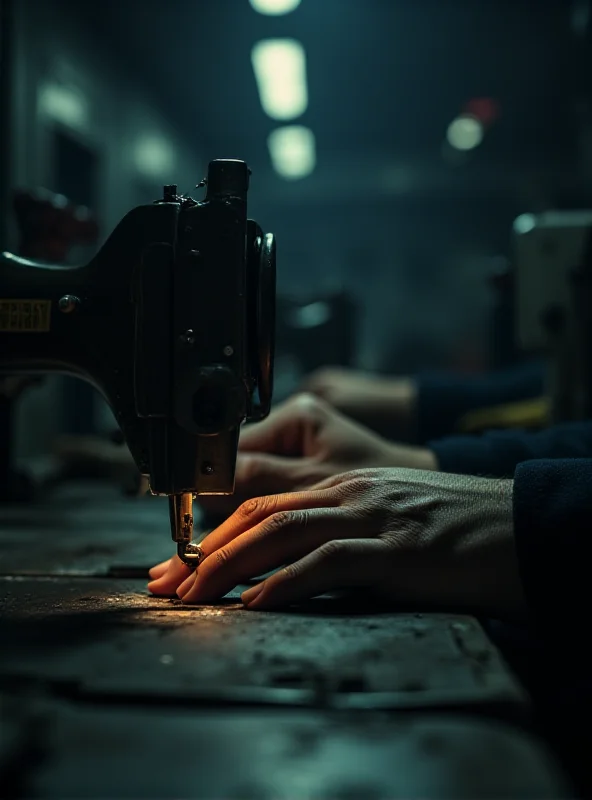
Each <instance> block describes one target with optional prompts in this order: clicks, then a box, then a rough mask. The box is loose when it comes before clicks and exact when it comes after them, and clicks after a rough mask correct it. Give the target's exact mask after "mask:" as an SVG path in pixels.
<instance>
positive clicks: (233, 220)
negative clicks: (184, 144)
mask: <svg viewBox="0 0 592 800" xmlns="http://www.w3.org/2000/svg"><path fill="white" fill-rule="evenodd" d="M249 177H250V170H249V169H248V167H247V165H246V164H245V162H243V161H238V160H234V159H222V160H216V161H212V162H211V163H210V164H209V167H208V174H207V177H206V179H205V180H204V181H203V183H202V184H201V185H205V186H206V195H205V197H204V199H202V200H193V199H191V198H189V197H185V196H179V195H178V194H177V190H176V187H174V186H167V187H165V190H164V193H163V197H162V198H161V199H160V200H158V201H156V202H155V203H154V204H152V205H147V206H141V207H139V208H136V209H134V210H133V211H131V212H130V213H129V214H127V215H126V217H124V219H123V220H122V221H121V223H120V224H119V225H118V226H117V228H116V229H115V231H114V232H113V233H112V235H111V236H110V238H109V239H108V241H107V242H106V243H105V245H104V246H103V247H102V249H101V250H100V251H99V253H98V254H97V255H96V256H95V258H94V259H93V260H92V261H91V262H90V263H89V264H88V265H86V266H84V267H80V268H76V269H58V268H55V267H52V266H50V265H47V264H40V263H36V262H30V261H26V260H23V259H19V258H17V257H16V256H12V255H10V254H3V255H2V259H1V264H0V297H4V298H9V300H6V301H2V303H3V304H2V305H0V312H1V313H0V371H1V370H5V371H7V372H10V373H14V372H16V371H24V372H35V371H37V372H51V371H56V372H64V373H70V374H74V375H78V376H79V377H81V378H83V379H85V380H87V381H89V382H91V383H92V384H94V385H95V386H96V387H97V388H98V389H99V390H100V391H101V392H102V393H103V394H104V396H105V397H106V399H107V401H108V402H109V404H110V405H111V407H112V409H113V411H114V414H115V416H116V418H117V421H118V423H119V425H120V427H121V430H122V432H123V434H124V436H125V439H126V442H127V444H128V446H129V448H130V451H131V453H132V455H133V457H134V460H135V462H136V464H137V466H138V468H139V470H140V472H141V473H142V474H145V475H148V476H149V480H150V487H151V490H152V492H153V493H154V494H159V495H169V496H172V498H173V499H172V500H171V512H173V510H174V509H176V510H175V514H174V516H175V519H177V522H176V523H175V524H174V525H173V538H175V540H176V541H178V542H181V543H188V541H190V536H189V538H188V536H187V525H182V524H181V523H180V522H179V513H180V511H179V513H177V511H178V510H179V509H180V508H181V506H182V507H183V508H184V509H185V512H184V514H185V516H187V513H188V512H187V510H186V509H187V499H186V498H185V499H183V496H184V495H189V496H190V497H191V498H192V497H193V495H194V494H230V493H232V492H233V490H234V473H235V466H236V456H237V447H238V436H239V428H240V425H241V423H242V422H243V421H245V420H258V419H262V418H263V417H265V416H266V415H267V414H268V412H269V409H270V404H271V394H272V385H273V351H274V330H275V240H274V237H273V235H272V234H264V232H263V231H262V229H261V228H260V226H259V225H258V224H257V223H256V222H254V221H252V220H249V219H248V218H247V193H248V188H249ZM172 516H173V513H172Z"/></svg>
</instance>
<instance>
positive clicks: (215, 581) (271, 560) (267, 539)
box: [179, 507, 359, 603]
mask: <svg viewBox="0 0 592 800" xmlns="http://www.w3.org/2000/svg"><path fill="white" fill-rule="evenodd" d="M358 528H359V521H358V519H357V518H355V517H352V516H348V515H347V514H346V513H345V512H344V511H343V510H342V509H339V508H314V507H313V508H300V509H297V510H290V511H283V510H282V511H278V512H276V513H274V514H272V515H271V516H270V517H268V518H267V519H264V520H263V521H262V522H259V523H258V524H255V525H254V526H253V527H250V528H248V529H247V530H245V531H244V532H242V533H239V534H238V535H237V536H235V537H233V538H231V539H230V540H228V539H227V537H224V539H222V538H221V540H220V542H217V543H216V544H218V545H219V546H217V547H215V550H213V551H212V550H211V549H210V548H208V549H207V550H206V548H205V547H204V551H205V552H207V553H208V554H210V553H211V555H208V557H207V558H206V559H205V561H203V563H202V564H200V567H199V570H198V572H197V574H196V575H195V577H194V578H193V581H187V583H186V585H185V586H184V587H183V590H184V591H183V593H181V592H180V593H179V596H180V597H181V599H182V600H183V601H184V602H186V603H196V602H211V601H212V600H215V599H217V598H219V597H222V596H223V595H225V594H226V593H227V592H229V591H230V590H231V589H233V588H234V587H235V586H236V584H237V583H240V582H241V581H244V580H247V579H248V578H251V577H252V576H253V575H261V574H262V573H265V572H269V571H270V570H273V569H277V568H278V567H281V566H282V565H284V564H290V563H292V562H294V561H297V560H299V559H301V558H303V557H304V556H306V555H307V554H308V553H311V552H312V551H314V550H316V549H317V548H319V547H322V546H323V545H325V544H327V542H330V541H331V540H332V539H340V538H353V537H355V536H357V535H358V534H359V530H358ZM206 541H207V540H206ZM204 544H205V541H204Z"/></svg>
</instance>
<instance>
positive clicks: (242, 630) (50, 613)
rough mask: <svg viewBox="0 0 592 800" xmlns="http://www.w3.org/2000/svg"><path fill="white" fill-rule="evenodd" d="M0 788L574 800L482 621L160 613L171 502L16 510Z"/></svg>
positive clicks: (0, 510) (93, 496) (172, 606)
mask: <svg viewBox="0 0 592 800" xmlns="http://www.w3.org/2000/svg"><path fill="white" fill-rule="evenodd" d="M0 528H1V532H0V648H1V649H0V652H1V653H2V659H1V664H0V786H9V785H10V786H11V787H12V789H11V791H12V795H11V796H14V797H19V796H22V797H30V796H34V797H36V798H82V797H85V798H86V797H88V798H107V797H108V798H116V797H126V798H127V797H130V798H131V797H150V798H152V797H154V798H157V797H158V798H165V797H167V798H168V797H171V798H179V797H196V798H250V797H253V798H255V797H257V798H261V799H262V800H264V799H265V798H268V797H269V798H280V799H281V798H286V800H287V799H288V798H321V797H322V798H333V797H334V798H354V797H355V798H357V797H360V798H371V799H372V798H398V797H401V798H420V797H422V798H429V797H437V798H440V797H462V798H464V797H466V798H478V797H491V798H494V797H495V798H501V797H521V798H525V797H533V798H535V797H536V798H543V797H557V796H560V795H561V796H568V790H567V789H566V787H565V785H564V783H563V779H562V777H561V776H560V774H559V771H558V770H557V768H556V767H555V766H554V763H553V759H552V758H551V757H550V756H549V753H548V752H547V751H546V750H545V747H544V746H543V745H542V744H541V742H540V741H539V740H538V739H537V737H536V735H535V733H534V732H533V731H532V730H531V727H530V712H529V703H528V698H527V697H526V695H525V693H524V691H523V690H522V688H521V687H520V686H519V684H518V682H517V680H516V679H515V678H514V676H513V675H512V674H511V673H510V671H509V670H508V668H507V667H506V665H505V664H504V662H503V660H502V659H501V657H500V655H499V653H498V651H497V650H496V649H495V647H494V646H493V645H492V644H491V642H490V641H489V640H488V638H487V637H486V635H485V634H484V632H483V630H482V628H481V626H480V625H479V623H478V622H477V621H476V620H475V619H473V618H471V617H468V616H459V615H449V614H431V613H424V612H421V611H416V612H411V613H410V612H404V613H403V612H397V611H394V610H385V609H383V608H377V607H372V606H370V605H368V604H367V603H361V602H360V601H359V600H358V601H357V602H354V601H353V599H352V598H349V599H343V598H341V599H338V598H332V597H321V598H316V599H315V600H312V601H310V602H308V603H306V604H303V605H301V606H299V607H295V608H292V609H290V610H288V611H286V612H268V613H256V612H248V611H245V610H244V609H243V608H242V606H241V604H240V590H241V589H240V587H237V589H236V590H235V591H233V592H231V593H229V595H227V596H226V597H225V598H224V599H223V600H222V601H221V602H219V603H217V604H215V605H210V606H201V607H200V606H194V607H187V606H183V605H182V604H181V603H180V602H179V601H178V600H176V599H174V598H155V597H151V596H150V595H149V594H148V593H147V591H146V588H145V586H146V577H147V576H146V573H147V569H148V568H149V567H150V566H151V565H152V564H154V563H156V562H157V561H160V560H163V559H164V558H167V557H168V556H169V555H170V554H171V552H172V549H173V547H172V542H171V540H170V533H169V522H168V507H167V503H166V500H162V499H160V498H149V497H148V498H135V499H128V498H124V497H122V496H121V495H120V494H119V493H118V492H117V491H116V490H115V489H112V488H110V487H108V486H105V485H100V484H83V483H79V484H75V483H74V484H71V485H66V486H64V487H61V488H60V489H59V490H56V491H54V492H52V493H51V495H50V496H48V497H46V498H45V499H43V500H39V501H37V502H35V503H30V504H28V505H23V506H4V507H0Z"/></svg>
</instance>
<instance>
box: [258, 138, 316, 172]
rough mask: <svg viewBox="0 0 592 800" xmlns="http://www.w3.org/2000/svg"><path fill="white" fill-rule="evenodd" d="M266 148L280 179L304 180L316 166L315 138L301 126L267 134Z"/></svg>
mask: <svg viewBox="0 0 592 800" xmlns="http://www.w3.org/2000/svg"><path fill="white" fill-rule="evenodd" d="M267 146H268V147H269V155H270V156H271V163H272V165H273V168H274V170H275V171H276V172H277V174H278V175H280V176H281V177H282V178H286V179H287V180H295V179H297V178H305V177H306V176H307V175H310V173H311V172H312V171H313V170H314V168H315V166H316V162H317V157H316V147H315V137H314V134H313V132H312V131H311V130H310V129H309V128H305V127H304V126H303V125H285V126H284V127H283V128H276V130H274V131H272V132H271V133H270V134H269V136H268V138H267Z"/></svg>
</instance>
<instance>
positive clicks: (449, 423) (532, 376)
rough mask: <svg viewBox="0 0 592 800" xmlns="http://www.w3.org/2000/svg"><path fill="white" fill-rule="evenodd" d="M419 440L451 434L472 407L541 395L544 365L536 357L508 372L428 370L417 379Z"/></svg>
mask: <svg viewBox="0 0 592 800" xmlns="http://www.w3.org/2000/svg"><path fill="white" fill-rule="evenodd" d="M414 383H415V399H414V408H413V414H414V419H415V433H416V437H417V438H416V441H418V442H419V443H422V442H427V441H428V440H430V439H436V438H439V437H442V436H447V435H449V434H450V433H452V432H453V431H454V430H455V427H456V423H457V421H458V420H459V419H460V418H461V417H462V416H463V415H464V414H466V413H468V412H469V411H474V410H476V409H479V408H489V407H493V406H497V405H502V404H505V403H513V402H518V401H520V400H527V399H530V398H533V397H537V396H539V395H541V394H542V393H543V389H544V386H543V384H544V365H543V364H542V363H541V362H538V361H534V362H531V363H528V364H524V365H522V366H520V367H515V368H513V369H510V370H506V371H504V372H492V373H488V374H486V375H454V374H452V373H449V372H440V373H438V372H426V373H422V374H419V375H418V376H417V377H416V379H415V380H414Z"/></svg>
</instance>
